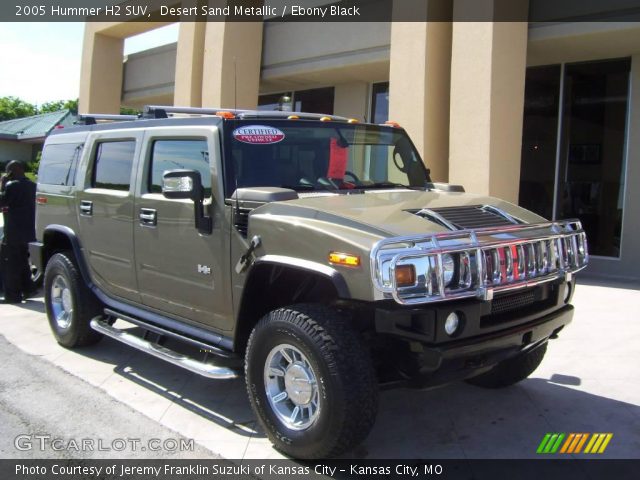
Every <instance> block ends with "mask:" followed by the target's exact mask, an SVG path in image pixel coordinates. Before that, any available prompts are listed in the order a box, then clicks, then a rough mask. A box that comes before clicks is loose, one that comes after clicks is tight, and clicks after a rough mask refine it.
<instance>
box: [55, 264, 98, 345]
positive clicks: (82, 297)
mask: <svg viewBox="0 0 640 480" xmlns="http://www.w3.org/2000/svg"><path fill="white" fill-rule="evenodd" d="M54 282H55V287H54ZM61 285H64V286H65V287H66V289H67V290H68V294H65V295H66V296H67V299H66V304H67V309H68V308H71V315H67V317H66V318H67V321H59V320H58V319H56V309H58V311H59V309H60V308H62V309H63V310H64V307H63V304H64V302H62V301H59V300H57V299H56V298H54V297H56V295H57V294H54V290H55V291H56V292H60V291H61V289H60V288H59V287H60V286H61ZM61 297H62V295H60V297H57V298H61ZM44 300H45V302H44V303H45V308H46V311H47V317H48V319H49V326H50V327H51V331H52V332H53V335H54V337H55V338H56V340H57V341H58V343H59V344H60V345H62V346H63V347H67V348H73V347H82V346H86V345H93V344H94V343H97V342H98V341H100V339H101V338H102V335H101V334H99V333H98V332H96V331H95V330H93V329H92V328H91V327H90V326H89V322H90V321H91V319H92V318H94V317H96V316H98V315H100V314H101V313H102V305H101V304H100V302H99V301H98V299H97V298H96V297H95V295H94V294H93V293H92V292H91V290H89V288H88V287H87V286H86V284H85V283H84V281H83V279H82V275H80V272H79V271H78V267H77V266H76V264H75V262H74V257H73V254H72V253H71V252H62V253H56V254H55V255H53V256H52V257H51V258H50V259H49V262H48V263H47V267H46V269H45V273H44ZM65 311H66V310H65ZM62 318H63V319H64V315H63V317H62Z"/></svg>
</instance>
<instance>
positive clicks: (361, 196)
mask: <svg viewBox="0 0 640 480" xmlns="http://www.w3.org/2000/svg"><path fill="white" fill-rule="evenodd" d="M484 205H490V206H493V207H497V208H499V209H500V210H502V211H504V212H506V213H507V214H509V215H512V216H513V217H516V218H518V219H520V220H522V221H524V222H526V223H535V222H543V221H545V219H544V218H542V217H540V216H538V215H536V214H534V213H532V212H530V211H528V210H525V209H523V208H520V207H518V206H516V205H514V204H512V203H509V202H506V201H504V200H500V199H497V198H494V197H488V196H482V195H474V194H470V193H458V192H442V191H414V190H406V189H394V190H369V191H366V192H365V193H354V194H350V195H345V194H339V195H335V194H332V195H318V194H314V195H313V196H304V194H303V195H301V198H298V199H296V200H289V201H284V202H274V203H270V204H267V205H264V206H263V207H260V208H258V209H256V211H255V213H256V214H258V213H259V214H267V215H269V214H270V215H282V216H289V217H291V216H293V217H298V219H297V220H298V221H304V219H305V218H307V219H310V220H311V219H313V220H314V221H320V222H327V223H328V224H340V225H341V226H343V227H350V228H355V229H358V230H364V231H367V232H368V233H370V234H373V235H375V236H382V237H388V236H403V235H419V234H425V233H438V232H446V231H450V230H451V228H448V227H447V226H446V224H445V223H442V222H438V221H437V220H435V219H434V218H433V217H431V216H429V215H424V214H417V213H418V212H419V211H420V210H422V209H441V208H448V207H471V206H484ZM463 210H464V209H463ZM467 210H468V209H467ZM445 212H451V211H450V210H445ZM481 213H482V212H481ZM447 216H448V214H447ZM495 220H496V221H498V222H500V221H501V220H502V221H503V222H504V218H501V217H500V216H499V215H496V216H495ZM489 223H491V218H489ZM507 223H508V222H507ZM467 228H473V227H467Z"/></svg>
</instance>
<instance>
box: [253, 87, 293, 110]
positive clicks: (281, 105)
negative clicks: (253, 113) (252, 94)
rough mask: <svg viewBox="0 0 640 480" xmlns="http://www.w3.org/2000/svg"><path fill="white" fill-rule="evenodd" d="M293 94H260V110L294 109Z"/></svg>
mask: <svg viewBox="0 0 640 480" xmlns="http://www.w3.org/2000/svg"><path fill="white" fill-rule="evenodd" d="M292 96H293V94H292V93H291V92H284V93H272V94H269V95H260V96H259V97H258V110H267V111H272V110H275V111H277V112H290V111H292V110H293V103H292V100H291V98H292Z"/></svg>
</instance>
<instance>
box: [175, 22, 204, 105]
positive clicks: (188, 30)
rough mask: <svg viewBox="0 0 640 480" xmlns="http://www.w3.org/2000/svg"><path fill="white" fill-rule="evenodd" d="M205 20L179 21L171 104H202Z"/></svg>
mask: <svg viewBox="0 0 640 480" xmlns="http://www.w3.org/2000/svg"><path fill="white" fill-rule="evenodd" d="M206 27H207V23H206V22H181V23H180V32H179V34H178V50H177V52H176V76H175V88H174V92H173V104H174V105H177V106H181V107H201V106H202V78H203V77H202V68H203V64H204V39H205V32H206Z"/></svg>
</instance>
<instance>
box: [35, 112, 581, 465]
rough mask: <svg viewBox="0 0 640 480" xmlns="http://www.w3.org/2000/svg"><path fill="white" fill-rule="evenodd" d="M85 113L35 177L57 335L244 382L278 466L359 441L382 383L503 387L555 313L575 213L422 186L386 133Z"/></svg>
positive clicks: (231, 115) (411, 154) (333, 120)
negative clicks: (541, 211) (556, 216)
mask: <svg viewBox="0 0 640 480" xmlns="http://www.w3.org/2000/svg"><path fill="white" fill-rule="evenodd" d="M84 120H85V121H84V123H85V125H82V126H77V127H72V128H65V129H61V130H55V131H54V132H53V133H52V134H51V136H50V137H49V138H48V139H47V142H46V145H45V147H44V153H43V156H42V161H41V166H40V172H39V176H38V193H37V204H38V208H37V235H38V241H37V242H35V243H33V244H32V245H31V254H32V258H33V259H34V260H35V261H36V262H37V263H38V264H39V265H40V267H41V268H43V267H44V272H45V273H44V277H45V279H44V288H45V301H46V311H47V315H48V318H49V322H50V324H51V328H52V330H53V334H54V335H55V337H56V339H57V341H58V342H59V343H60V344H61V345H63V346H65V347H69V348H72V347H77V346H82V345H88V344H92V343H95V342H96V341H98V340H99V339H100V338H101V337H102V336H105V335H106V336H108V337H111V338H114V339H116V340H119V341H121V342H124V343H125V344H128V345H130V346H132V347H135V348H137V349H140V350H143V351H146V352H148V353H150V354H152V355H155V356H156V357H159V358H161V359H164V360H166V361H169V362H171V363H173V364H176V365H179V366H182V367H184V368H186V369H188V370H191V371H193V372H196V373H198V374H201V375H205V376H207V377H211V378H215V379H226V378H234V377H237V376H240V375H242V372H243V373H244V376H245V378H246V385H247V390H248V394H249V398H250V402H251V405H252V407H253V409H254V411H255V414H256V416H257V418H258V420H259V422H260V424H261V425H262V427H263V428H264V430H265V432H266V434H267V435H268V436H269V438H270V439H271V441H272V442H273V443H274V445H275V446H276V447H277V448H278V449H279V450H281V451H282V452H284V453H286V454H288V455H291V456H294V457H298V458H321V457H329V456H335V455H338V454H340V453H341V452H344V451H346V450H348V449H350V448H352V447H353V446H355V445H356V444H358V443H359V442H361V441H362V440H363V439H364V438H365V437H366V436H367V434H368V433H369V431H370V429H371V427H372V425H373V423H374V419H375V416H376V410H377V392H378V390H379V389H380V388H388V387H393V386H413V387H425V386H430V385H434V384H438V383H442V382H446V381H451V380H454V379H465V380H467V381H468V382H470V383H472V384H475V385H479V386H483V387H491V388H495V387H503V386H507V385H511V384H513V383H516V382H518V381H520V380H523V379H524V378H526V377H527V376H528V375H530V374H531V373H532V372H533V371H534V370H535V368H536V367H537V366H538V365H539V363H540V362H541V360H542V358H543V356H544V354H545V351H546V349H547V342H548V340H549V339H550V338H555V337H556V336H557V334H558V332H559V331H560V330H562V329H563V328H564V326H565V325H567V324H568V323H569V322H570V321H571V318H572V314H573V307H572V306H571V305H570V300H571V296H572V292H573V286H574V283H573V278H572V275H573V274H574V273H575V272H577V271H578V270H580V269H582V268H584V267H585V265H586V264H587V261H588V253H587V243H586V238H585V234H584V231H583V230H582V227H581V225H580V222H579V221H577V220H567V221H557V222H549V221H546V220H545V219H544V218H541V217H539V216H538V215H535V214H533V213H531V212H529V211H526V210H524V209H522V208H519V207H517V206H515V205H513V204H510V203H508V202H505V201H502V200H498V199H496V198H491V197H484V196H478V195H471V194H468V193H465V192H464V189H463V188H462V187H459V186H452V185H446V184H436V183H432V182H431V180H430V177H429V171H428V170H427V169H426V168H425V166H424V164H423V162H422V160H421V158H420V156H419V154H418V152H417V151H416V149H415V147H414V146H413V144H412V143H411V140H410V139H409V137H408V136H407V134H406V132H405V131H404V130H403V129H402V128H400V127H398V126H397V125H396V124H385V125H371V124H362V123H358V122H356V121H355V120H348V119H346V118H340V117H335V116H321V115H315V114H303V113H290V112H289V113H285V112H261V111H219V110H216V109H193V108H177V107H147V108H146V109H145V113H144V114H142V115H141V116H140V117H139V118H137V117H135V116H133V117H124V118H122V117H110V116H89V117H85V119H84ZM108 120H115V121H108ZM119 120H124V121H119ZM200 354H202V355H200ZM221 388H222V387H221Z"/></svg>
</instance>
